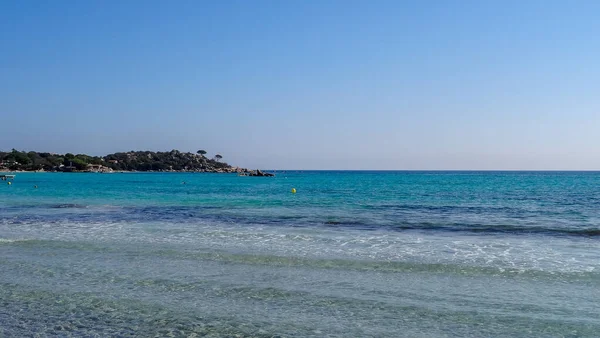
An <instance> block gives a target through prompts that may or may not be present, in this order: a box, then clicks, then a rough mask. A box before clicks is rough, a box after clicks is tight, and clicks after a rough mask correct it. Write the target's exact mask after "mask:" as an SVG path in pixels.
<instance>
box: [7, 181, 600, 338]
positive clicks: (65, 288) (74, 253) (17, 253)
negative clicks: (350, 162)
mask: <svg viewBox="0 0 600 338" xmlns="http://www.w3.org/2000/svg"><path fill="white" fill-rule="evenodd" d="M292 189H295V191H296V192H295V193H293V192H292ZM0 337H600V172H488V171H486V172H476V171H464V172H463V171H450V172H440V171H433V172H427V171H415V172H413V171H277V172H276V176H275V177H240V176H237V175H235V174H205V173H204V174H201V173H112V174H94V173H17V175H16V178H15V180H14V181H13V182H12V184H10V185H9V184H7V182H6V181H0Z"/></svg>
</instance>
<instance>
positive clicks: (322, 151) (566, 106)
mask: <svg viewBox="0 0 600 338" xmlns="http://www.w3.org/2000/svg"><path fill="white" fill-rule="evenodd" d="M599 18H600V1H577V0H574V1H535V0H527V1H444V0H439V1H427V0H421V1H398V0H394V1H378V0H375V1H366V0H365V1H352V0H340V1H327V0H324V1H311V0H308V1H306V0H304V1H294V0H286V1H280V0H273V1H250V0H241V1H228V0H223V1H212V2H208V1H199V0H192V1H183V0H177V1H149V0H144V1H131V0H124V1H117V0H113V1H92V0H86V1H75V0H72V1H68V0H64V1H27V0H23V1H12V0H0V149H1V150H10V149H11V148H17V149H20V150H37V151H50V152H73V153H88V154H94V155H102V154H106V153H110V152H116V151H128V150H171V149H179V150H183V151H196V150H198V149H205V150H207V151H208V152H209V155H210V154H214V153H215V152H219V153H221V154H222V155H223V157H224V160H226V161H227V162H229V163H230V164H234V165H240V166H248V167H252V168H277V169H600V19H599Z"/></svg>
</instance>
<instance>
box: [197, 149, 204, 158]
mask: <svg viewBox="0 0 600 338" xmlns="http://www.w3.org/2000/svg"><path fill="white" fill-rule="evenodd" d="M197 153H198V154H199V155H200V156H202V157H204V155H206V150H202V149H200V150H198V151H197Z"/></svg>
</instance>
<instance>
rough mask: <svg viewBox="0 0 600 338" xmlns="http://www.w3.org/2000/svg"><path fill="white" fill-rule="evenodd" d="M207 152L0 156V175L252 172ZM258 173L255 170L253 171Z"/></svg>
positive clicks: (15, 152)
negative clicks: (16, 173)
mask: <svg viewBox="0 0 600 338" xmlns="http://www.w3.org/2000/svg"><path fill="white" fill-rule="evenodd" d="M206 154H207V152H206V151H204V150H198V151H197V152H196V153H191V152H181V151H179V150H175V149H174V150H171V151H168V152H153V151H130V152H118V153H113V154H108V155H105V156H90V155H86V154H77V155H75V154H71V153H66V154H57V153H48V152H35V151H29V152H25V151H18V150H15V149H13V150H12V151H10V152H0V172H95V173H119V172H121V173H123V172H200V173H203V172H204V173H252V171H250V170H248V169H245V168H240V167H235V166H231V165H229V164H227V163H226V162H222V161H221V159H222V158H223V157H222V156H221V155H220V154H215V155H214V156H213V157H212V158H208V157H207V156H206ZM256 172H258V170H257V171H256Z"/></svg>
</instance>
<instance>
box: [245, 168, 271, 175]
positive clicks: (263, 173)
mask: <svg viewBox="0 0 600 338" xmlns="http://www.w3.org/2000/svg"><path fill="white" fill-rule="evenodd" d="M242 173H244V174H246V176H254V177H273V176H275V174H272V173H267V172H264V171H260V170H258V169H256V170H250V171H248V170H247V169H246V170H244V171H242Z"/></svg>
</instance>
